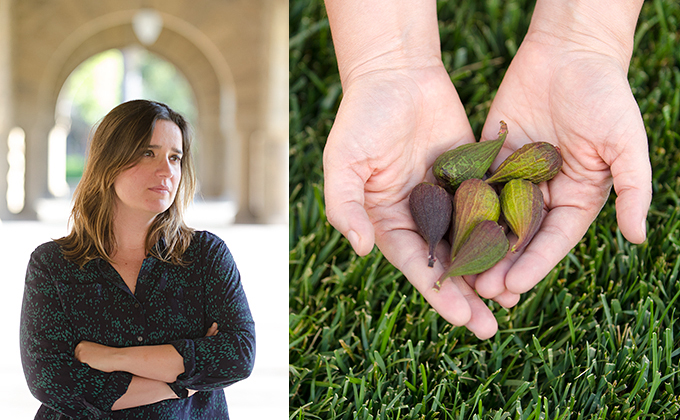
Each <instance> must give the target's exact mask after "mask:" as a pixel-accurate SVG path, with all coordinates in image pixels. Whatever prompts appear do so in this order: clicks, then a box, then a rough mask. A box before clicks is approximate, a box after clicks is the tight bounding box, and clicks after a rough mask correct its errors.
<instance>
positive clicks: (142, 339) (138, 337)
mask: <svg viewBox="0 0 680 420" xmlns="http://www.w3.org/2000/svg"><path fill="white" fill-rule="evenodd" d="M137 341H139V342H140V343H141V342H142V341H144V337H142V336H141V335H140V336H137Z"/></svg>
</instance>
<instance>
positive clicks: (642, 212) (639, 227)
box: [611, 121, 652, 244]
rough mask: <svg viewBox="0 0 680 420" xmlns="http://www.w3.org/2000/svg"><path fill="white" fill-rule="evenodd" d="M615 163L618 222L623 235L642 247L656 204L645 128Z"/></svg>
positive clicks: (613, 168)
mask: <svg viewBox="0 0 680 420" xmlns="http://www.w3.org/2000/svg"><path fill="white" fill-rule="evenodd" d="M639 125H641V128H640V129H639V130H638V133H639V134H638V135H637V136H636V138H635V139H633V140H632V141H630V142H628V144H627V145H626V147H625V148H624V149H623V150H622V151H621V153H620V154H619V155H618V156H617V157H616V158H615V159H614V161H613V162H612V163H611V172H612V177H613V181H614V191H616V196H617V197H616V221H617V223H618V225H619V229H620V230H621V233H622V234H623V236H625V237H626V239H628V240H629V241H630V242H633V243H636V244H639V243H642V242H644V241H645V238H646V237H647V232H646V231H647V229H646V220H647V212H648V210H649V205H650V203H651V201H652V167H651V164H650V162H649V152H648V150H647V138H646V136H645V132H644V126H643V125H642V121H640V124H639Z"/></svg>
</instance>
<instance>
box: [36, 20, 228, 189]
mask: <svg viewBox="0 0 680 420" xmlns="http://www.w3.org/2000/svg"><path fill="white" fill-rule="evenodd" d="M131 18H132V14H128V13H116V14H112V15H107V16H102V17H100V18H98V19H97V21H96V22H94V23H93V22H90V23H89V24H88V25H87V27H86V28H84V29H80V30H76V31H74V33H73V34H72V35H71V36H70V37H69V38H67V39H66V40H65V41H64V43H63V44H62V45H63V47H61V48H60V49H59V50H58V51H56V52H55V54H53V55H52V57H51V60H50V62H49V63H48V67H47V71H46V72H45V77H44V78H43V79H42V81H41V82H42V83H41V88H40V91H39V102H41V103H44V104H45V108H46V109H45V112H46V113H47V112H52V113H53V110H54V108H55V106H56V102H57V98H58V94H59V91H60V90H61V87H62V86H63V84H64V82H65V81H66V79H67V78H68V76H69V75H70V74H71V72H72V71H73V70H74V69H75V68H76V67H77V66H78V65H80V64H81V63H82V62H83V61H85V60H86V59H87V58H89V57H91V56H93V55H95V54H97V53H99V52H102V51H106V50H108V49H111V48H124V47H126V46H128V45H131V44H138V41H137V39H136V37H135V35H134V32H133V30H132V26H131V24H130V23H129V22H130V20H131ZM164 21H165V22H166V25H168V26H169V27H165V28H164V30H163V32H162V33H161V35H160V37H159V38H158V40H157V41H156V42H155V43H154V44H153V45H151V46H149V47H148V49H149V51H151V52H153V53H156V54H158V55H159V56H161V57H163V58H165V59H166V60H168V61H170V62H171V63H173V64H174V65H175V66H176V67H177V68H178V70H179V71H180V72H182V73H183V75H184V76H185V77H186V78H187V80H188V81H189V83H190V85H191V86H192V88H193V91H194V94H195V99H196V104H197V110H198V120H197V126H196V127H195V130H196V136H197V137H198V139H199V141H200V143H201V144H200V149H201V150H200V153H199V154H198V156H197V159H198V161H197V168H199V172H198V178H199V182H200V184H201V194H202V196H203V197H205V198H207V199H212V198H220V199H229V200H237V199H238V197H239V195H240V191H239V189H240V186H239V185H238V182H237V181H236V180H238V178H239V176H238V175H239V165H240V160H239V159H238V156H239V153H238V151H239V150H240V149H241V147H240V144H239V143H240V136H239V134H238V130H237V129H236V107H235V105H234V102H235V101H234V98H235V91H234V84H233V79H232V78H231V73H230V70H229V68H228V66H227V65H226V63H224V62H223V60H221V57H218V56H217V55H214V56H213V57H210V56H208V55H207V54H209V53H210V50H209V47H207V48H206V47H205V46H204V47H203V48H199V47H198V46H197V45H196V42H195V40H191V39H189V38H188V37H187V36H185V35H184V34H183V33H180V32H178V31H175V30H173V28H177V29H178V30H183V32H184V33H189V36H192V34H191V26H190V25H188V24H187V23H186V22H182V21H181V20H179V19H177V18H170V17H168V16H165V17H164ZM199 34H200V32H199V31H194V34H193V37H194V38H196V39H198V40H199V42H200V35H199ZM192 41H194V42H192ZM203 42H204V43H206V44H208V45H209V41H205V40H203ZM206 50H207V51H206ZM206 52H207V54H206ZM216 67H218V68H219V70H218V69H216ZM43 138H45V137H43ZM38 153H40V152H38ZM36 175H37V174H36ZM40 175H41V181H42V179H44V177H42V175H43V174H40ZM33 181H34V182H35V181H36V180H33Z"/></svg>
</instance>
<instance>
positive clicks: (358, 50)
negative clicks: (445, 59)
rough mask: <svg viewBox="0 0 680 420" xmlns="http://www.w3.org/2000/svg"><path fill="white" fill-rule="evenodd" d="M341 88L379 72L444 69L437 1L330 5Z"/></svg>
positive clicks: (332, 1)
mask: <svg viewBox="0 0 680 420" xmlns="http://www.w3.org/2000/svg"><path fill="white" fill-rule="evenodd" d="M326 9H327V11H328V17H329V23H330V26H331V33H332V36H333V44H334V47H335V54H336V57H337V60H338V70H339V72H340V79H341V81H342V84H343V87H345V86H346V85H347V84H350V83H351V82H352V80H354V79H355V78H358V77H361V76H363V75H366V74H370V73H373V72H380V71H390V70H398V69H410V68H427V67H432V66H437V65H441V47H440V41H439V26H438V21H437V9H436V2H435V1H434V0H412V1H409V2H397V3H394V2H392V1H391V0H375V1H371V2H365V1H363V0H342V1H336V0H326Z"/></svg>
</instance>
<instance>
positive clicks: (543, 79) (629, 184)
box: [476, 41, 651, 297]
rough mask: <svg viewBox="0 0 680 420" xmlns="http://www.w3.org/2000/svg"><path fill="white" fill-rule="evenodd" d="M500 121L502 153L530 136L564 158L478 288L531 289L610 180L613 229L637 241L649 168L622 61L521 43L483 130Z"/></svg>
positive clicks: (579, 230) (485, 291) (570, 242)
mask: <svg viewBox="0 0 680 420" xmlns="http://www.w3.org/2000/svg"><path fill="white" fill-rule="evenodd" d="M499 119H505V120H506V122H507V123H508V129H509V133H510V134H509V136H508V140H507V141H506V144H505V146H504V147H505V150H504V151H503V152H502V153H503V155H507V154H509V153H510V152H511V151H512V150H515V149H517V148H519V147H520V146H521V145H522V144H524V143H527V142H530V141H548V142H550V143H552V144H554V145H556V146H558V147H559V148H560V151H561V153H562V156H563V159H564V165H563V169H562V172H561V173H559V174H558V175H557V176H556V177H555V178H554V179H553V180H552V181H550V182H548V183H547V185H544V186H543V192H544V198H545V201H546V208H547V210H548V213H547V216H546V218H545V220H544V222H543V225H542V227H541V230H540V231H539V233H538V234H537V236H536V237H535V238H534V240H533V241H532V243H531V244H530V246H529V247H528V248H527V249H526V250H525V251H524V253H523V255H511V256H509V257H508V258H506V260H505V261H503V263H502V264H500V265H499V266H498V267H497V268H495V269H494V270H491V271H490V272H488V273H486V274H484V275H482V276H480V277H479V278H478V279H477V285H476V286H477V288H478V290H479V291H480V294H482V295H483V296H485V297H495V296H498V295H499V294H500V293H503V292H504V288H505V287H507V288H508V289H509V290H510V291H512V292H514V293H523V292H525V291H527V290H529V289H530V288H531V287H533V286H534V285H535V284H536V283H537V282H538V281H540V280H541V279H542V278H543V277H544V276H545V275H546V274H547V273H548V272H549V270H550V269H552V267H554V266H555V265H556V264H557V263H558V262H559V261H560V260H561V259H562V258H563V257H564V256H565V255H566V254H567V252H569V250H570V249H571V248H573V247H574V246H575V245H576V243H577V242H578V241H579V240H580V239H581V238H582V237H583V235H584V234H585V232H586V230H587V229H588V227H589V226H590V224H591V223H592V222H593V220H594V219H595V218H596V216H597V215H598V213H599V212H600V210H601V208H602V206H603V205H604V203H605V201H606V200H607V197H608V196H609V192H610V189H611V186H612V181H614V186H615V187H616V189H617V193H618V194H619V201H617V213H618V216H619V227H620V228H621V231H622V232H623V234H624V235H625V236H626V237H627V238H629V239H630V240H631V241H635V242H641V241H643V240H644V233H643V230H642V229H641V228H640V225H639V222H637V221H638V220H639V219H640V218H642V219H644V215H642V214H641V213H642V212H644V211H645V210H644V204H645V203H646V204H647V205H648V204H649V199H650V197H649V194H650V192H647V189H648V188H649V181H650V178H651V170H650V169H649V160H648V158H647V143H646V136H645V131H644V125H643V123H642V119H641V116H640V111H639V109H638V107H637V104H636V102H635V100H634V98H633V96H632V94H631V91H630V87H629V85H628V82H627V80H626V74H625V70H624V69H622V67H621V65H620V64H618V63H617V62H616V61H615V60H613V59H612V58H610V57H606V56H603V55H600V54H595V53H591V52H583V51H574V52H569V53H562V54H556V53H552V51H551V50H550V49H549V48H547V47H546V46H544V45H541V44H539V43H536V42H530V41H525V43H524V44H523V45H522V48H521V49H520V51H519V52H518V54H517V56H516V57H515V58H514V59H513V62H512V64H511V66H510V68H509V69H508V72H507V74H506V76H505V78H504V80H503V82H502V84H501V87H500V89H499V91H498V94H497V96H496V98H495V100H494V102H493V104H492V108H491V110H490V113H489V118H488V120H487V124H486V126H485V131H487V132H489V133H490V132H491V130H492V128H493V122H494V121H497V120H499ZM501 157H502V156H501ZM612 176H613V177H612ZM636 201H638V204H632V203H635V202H636ZM636 223H637V224H636ZM503 279H504V280H505V281H504V282H503Z"/></svg>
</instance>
